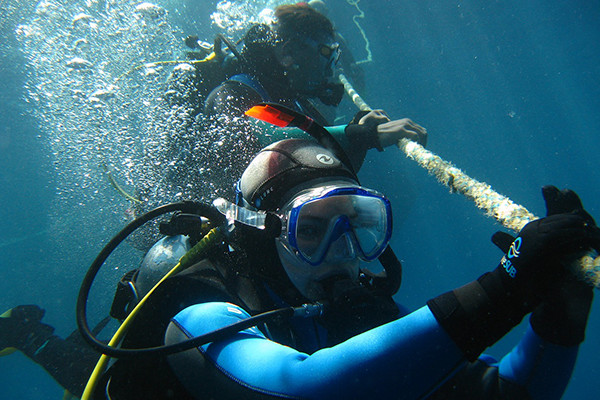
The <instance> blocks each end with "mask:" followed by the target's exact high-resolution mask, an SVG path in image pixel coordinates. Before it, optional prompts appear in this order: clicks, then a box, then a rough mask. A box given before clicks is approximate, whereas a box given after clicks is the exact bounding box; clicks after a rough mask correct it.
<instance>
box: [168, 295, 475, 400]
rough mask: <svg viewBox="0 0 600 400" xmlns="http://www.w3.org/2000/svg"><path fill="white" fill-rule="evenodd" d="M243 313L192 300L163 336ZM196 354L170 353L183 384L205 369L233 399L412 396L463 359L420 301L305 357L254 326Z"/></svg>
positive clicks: (200, 330) (204, 328)
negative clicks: (413, 308)
mask: <svg viewBox="0 0 600 400" xmlns="http://www.w3.org/2000/svg"><path fill="white" fill-rule="evenodd" d="M248 317H249V315H248V314H247V313H246V312H245V311H243V310H242V309H241V308H239V307H237V306H234V305H232V304H229V303H205V304H198V305H195V306H192V307H189V308H187V309H185V310H183V311H182V312H180V313H179V314H178V315H177V316H176V317H175V318H174V319H173V320H172V322H171V325H170V326H169V329H168V330H167V335H166V342H167V343H172V342H176V341H179V340H182V339H185V338H186V337H191V336H197V335H202V334H205V333H208V332H211V331H213V330H215V329H218V328H220V327H223V326H226V325H229V324H231V323H234V322H237V321H238V320H240V319H245V318H248ZM195 356H196V357H198V362H197V363H194V362H192V363H190V362H191V359H192V358H191V357H189V356H188V357H185V356H183V355H180V356H171V357H170V363H171V365H172V367H173V370H174V371H175V373H176V374H177V375H178V376H179V377H181V379H182V383H184V385H186V386H187V387H188V390H190V391H192V392H196V391H197V390H196V389H195V388H194V387H193V385H194V382H203V381H206V379H208V378H207V375H206V374H208V375H209V377H210V379H211V382H213V381H214V382H216V383H217V384H216V386H217V387H216V388H215V390H216V393H217V394H219V393H220V394H221V395H222V394H223V393H224V392H227V393H229V394H231V395H232V396H233V397H236V396H238V397H239V398H242V397H243V398H251V397H248V396H250V394H256V393H269V394H272V395H275V396H279V397H284V396H291V397H293V398H296V397H301V398H311V399H329V398H345V399H353V398H355V399H361V398H397V397H398V396H399V395H401V396H402V398H406V399H416V398H420V397H423V396H425V395H427V394H428V393H430V392H431V391H433V390H434V389H435V388H436V387H438V386H439V385H440V384H441V383H442V382H443V381H444V380H446V379H447V378H448V377H449V376H450V375H451V374H452V373H453V372H454V371H455V370H456V369H457V368H459V367H460V366H462V365H464V362H465V359H464V356H463V354H462V353H461V351H460V350H459V348H458V347H457V346H456V345H455V344H454V342H453V341H452V340H451V339H450V337H449V336H448V335H447V334H446V333H445V332H444V330H443V329H442V328H441V327H440V326H439V324H438V323H437V321H436V320H435V318H434V317H433V315H432V313H431V311H430V310H429V309H428V308H427V307H423V308H421V309H419V310H417V311H415V312H413V313H412V314H409V315H407V316H405V317H403V318H401V319H398V320H395V321H392V322H390V323H388V324H385V325H382V326H379V327H377V328H374V329H372V330H369V331H367V332H365V333H362V334H360V335H357V336H355V337H353V338H351V339H349V340H347V341H345V342H343V343H341V344H338V345H336V346H333V347H331V348H326V349H322V350H319V351H317V352H315V353H313V354H311V355H308V354H304V353H300V352H298V351H296V350H294V349H293V348H290V347H287V346H283V345H281V344H279V343H276V342H273V341H271V340H268V339H266V338H265V336H264V335H263V334H262V333H261V332H260V331H259V330H258V329H256V328H253V329H251V330H246V331H243V332H241V333H238V334H236V335H234V336H232V337H230V338H228V339H224V340H222V341H219V342H217V343H212V344H209V345H205V346H203V347H202V348H201V350H200V352H199V353H195ZM194 364H195V365H194ZM217 371H219V372H217ZM186 382H187V383H186ZM190 385H191V386H192V387H190ZM198 390H200V389H198ZM244 393H246V394H244Z"/></svg>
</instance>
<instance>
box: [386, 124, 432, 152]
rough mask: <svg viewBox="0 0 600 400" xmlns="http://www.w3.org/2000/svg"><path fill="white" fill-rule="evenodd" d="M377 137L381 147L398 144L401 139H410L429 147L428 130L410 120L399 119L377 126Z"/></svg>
mask: <svg viewBox="0 0 600 400" xmlns="http://www.w3.org/2000/svg"><path fill="white" fill-rule="evenodd" d="M377 137H378V138H379V144H381V147H388V146H392V145H395V144H398V142H399V141H400V139H409V140H412V141H413V142H417V143H419V144H420V145H421V146H426V145H427V129H425V128H423V127H422V126H421V125H419V124H417V123H414V122H413V121H411V120H410V119H408V118H402V119H397V120H394V121H389V122H384V123H382V124H379V125H377Z"/></svg>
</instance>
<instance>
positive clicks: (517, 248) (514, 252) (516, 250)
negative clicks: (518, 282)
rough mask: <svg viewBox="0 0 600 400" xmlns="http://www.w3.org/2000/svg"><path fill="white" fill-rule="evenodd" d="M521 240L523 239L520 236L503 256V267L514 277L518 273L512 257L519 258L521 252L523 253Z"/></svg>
mask: <svg viewBox="0 0 600 400" xmlns="http://www.w3.org/2000/svg"><path fill="white" fill-rule="evenodd" d="M521 241H522V239H521V238H520V237H518V238H517V239H516V240H515V241H514V242H512V244H511V245H510V249H508V252H507V253H506V255H505V256H504V257H502V261H501V263H502V267H503V268H504V270H505V271H506V273H507V274H508V276H510V277H511V278H514V277H515V276H516V275H517V269H516V268H515V266H514V265H513V263H512V261H510V259H511V258H517V257H519V254H521Z"/></svg>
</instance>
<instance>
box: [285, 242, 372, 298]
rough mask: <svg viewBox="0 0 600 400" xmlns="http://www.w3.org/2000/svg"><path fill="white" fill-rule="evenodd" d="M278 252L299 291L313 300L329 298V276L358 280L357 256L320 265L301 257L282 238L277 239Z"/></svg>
mask: <svg viewBox="0 0 600 400" xmlns="http://www.w3.org/2000/svg"><path fill="white" fill-rule="evenodd" d="M276 247H277V253H278V254H279V259H280V260H281V264H282V265H283V268H284V269H285V272H286V273H287V275H288V277H289V278H290V280H291V281H292V283H293V284H294V286H295V287H296V288H297V289H298V291H299V292H300V293H301V294H302V295H303V296H304V297H306V298H307V299H309V300H311V301H317V300H323V299H325V298H327V295H328V293H327V288H326V287H325V280H327V278H332V277H335V278H339V279H350V280H351V281H353V282H355V281H356V280H358V274H359V263H360V261H359V260H358V259H357V258H354V259H350V260H340V261H337V262H335V261H327V260H326V261H324V262H323V263H321V264H319V265H318V266H314V265H310V264H308V263H307V262H305V261H302V260H301V259H299V258H298V257H297V256H296V254H295V253H294V251H293V250H292V249H290V248H289V246H288V245H287V244H286V243H284V242H282V241H281V240H279V239H277V240H276Z"/></svg>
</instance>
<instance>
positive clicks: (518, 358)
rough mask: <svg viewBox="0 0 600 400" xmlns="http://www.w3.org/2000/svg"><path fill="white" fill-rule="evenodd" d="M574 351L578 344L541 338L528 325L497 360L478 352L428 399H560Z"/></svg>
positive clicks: (569, 374)
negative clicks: (512, 345) (567, 344)
mask: <svg viewBox="0 0 600 400" xmlns="http://www.w3.org/2000/svg"><path fill="white" fill-rule="evenodd" d="M577 351H578V346H570V347H565V346H560V345H556V344H553V343H550V342H547V341H545V340H544V339H542V338H541V337H540V336H538V335H537V334H536V333H535V332H534V331H533V329H532V328H531V326H530V327H529V328H528V330H527V331H526V333H525V335H524V336H523V338H522V339H521V341H520V342H519V344H518V345H517V346H516V347H515V348H514V349H513V350H512V351H511V352H510V353H508V354H507V355H506V356H504V357H503V358H502V360H501V361H500V362H497V361H496V360H495V359H493V358H492V357H489V356H486V355H482V356H481V357H479V359H478V360H476V361H474V362H472V363H469V364H468V365H467V366H465V368H463V369H461V370H460V371H459V372H457V374H456V375H455V376H453V377H452V379H450V380H449V381H448V382H446V383H445V384H444V385H443V386H442V387H441V388H440V389H439V390H437V391H436V392H435V394H434V395H432V396H431V399H432V400H436V399H466V398H472V399H549V400H552V399H560V398H561V397H562V395H563V393H564V391H565V389H566V387H567V384H568V382H569V379H570V377H571V373H572V371H573V367H574V365H575V359H576V357H577Z"/></svg>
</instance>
